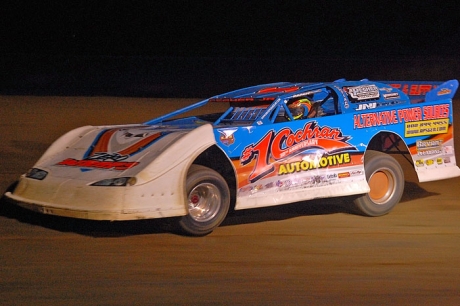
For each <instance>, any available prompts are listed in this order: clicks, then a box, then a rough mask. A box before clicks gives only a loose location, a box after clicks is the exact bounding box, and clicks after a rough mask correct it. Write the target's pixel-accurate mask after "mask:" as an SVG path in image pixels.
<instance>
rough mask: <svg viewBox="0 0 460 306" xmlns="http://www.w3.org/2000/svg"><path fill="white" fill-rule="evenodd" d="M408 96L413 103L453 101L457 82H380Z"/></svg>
mask: <svg viewBox="0 0 460 306" xmlns="http://www.w3.org/2000/svg"><path fill="white" fill-rule="evenodd" d="M380 82H381V83H385V84H388V85H390V86H391V87H394V88H397V89H399V90H401V91H402V92H404V93H405V94H407V95H408V96H409V99H410V100H411V101H413V102H421V101H427V102H429V101H436V100H441V99H452V98H453V97H454V96H455V93H456V91H457V89H458V85H459V84H458V81H457V80H455V79H454V80H449V81H446V82H435V81H380Z"/></svg>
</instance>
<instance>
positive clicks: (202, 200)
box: [179, 165, 230, 236]
mask: <svg viewBox="0 0 460 306" xmlns="http://www.w3.org/2000/svg"><path fill="white" fill-rule="evenodd" d="M186 194H187V198H186V203H185V205H186V208H187V212H188V214H187V215H186V216H183V217H182V218H181V219H180V220H179V225H180V228H181V229H182V230H183V231H184V232H185V233H186V234H189V235H193V236H204V235H207V234H209V233H211V232H212V231H213V230H214V229H215V228H216V227H218V226H219V225H220V224H221V223H222V221H223V220H224V219H225V217H226V216H227V213H228V210H229V207H230V191H229V188H228V186H227V183H226V181H225V179H224V178H223V177H222V176H221V175H220V174H219V173H217V172H216V171H214V170H212V169H210V168H207V167H204V166H200V165H192V166H191V167H190V169H189V171H188V174H187V181H186Z"/></svg>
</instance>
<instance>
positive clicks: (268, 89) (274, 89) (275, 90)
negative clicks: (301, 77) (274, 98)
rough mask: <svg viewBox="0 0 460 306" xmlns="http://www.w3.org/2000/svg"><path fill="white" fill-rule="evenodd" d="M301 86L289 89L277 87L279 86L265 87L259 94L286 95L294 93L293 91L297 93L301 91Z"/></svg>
mask: <svg viewBox="0 0 460 306" xmlns="http://www.w3.org/2000/svg"><path fill="white" fill-rule="evenodd" d="M299 88H300V87H299V86H289V87H277V86H273V87H265V88H262V89H260V90H259V91H257V93H264V94H266V93H285V92H292V91H296V90H299Z"/></svg>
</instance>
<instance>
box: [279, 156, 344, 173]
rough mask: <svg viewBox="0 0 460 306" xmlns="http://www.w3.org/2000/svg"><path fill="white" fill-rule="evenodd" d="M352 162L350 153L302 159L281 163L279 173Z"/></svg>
mask: <svg viewBox="0 0 460 306" xmlns="http://www.w3.org/2000/svg"><path fill="white" fill-rule="evenodd" d="M350 162H351V158H350V154H349V153H342V154H336V155H330V156H323V157H321V158H320V159H316V160H315V159H313V160H302V161H296V162H292V163H286V164H280V166H279V170H278V175H284V174H292V173H296V172H301V171H308V170H312V169H319V168H327V167H330V166H340V165H343V164H348V163H350Z"/></svg>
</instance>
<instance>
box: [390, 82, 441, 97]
mask: <svg viewBox="0 0 460 306" xmlns="http://www.w3.org/2000/svg"><path fill="white" fill-rule="evenodd" d="M390 86H391V87H393V88H397V89H400V90H401V91H402V92H403V93H405V94H406V95H409V96H424V95H425V94H426V93H427V92H429V91H430V90H432V89H434V88H436V85H432V84H411V85H410V86H409V84H404V85H403V84H390Z"/></svg>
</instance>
